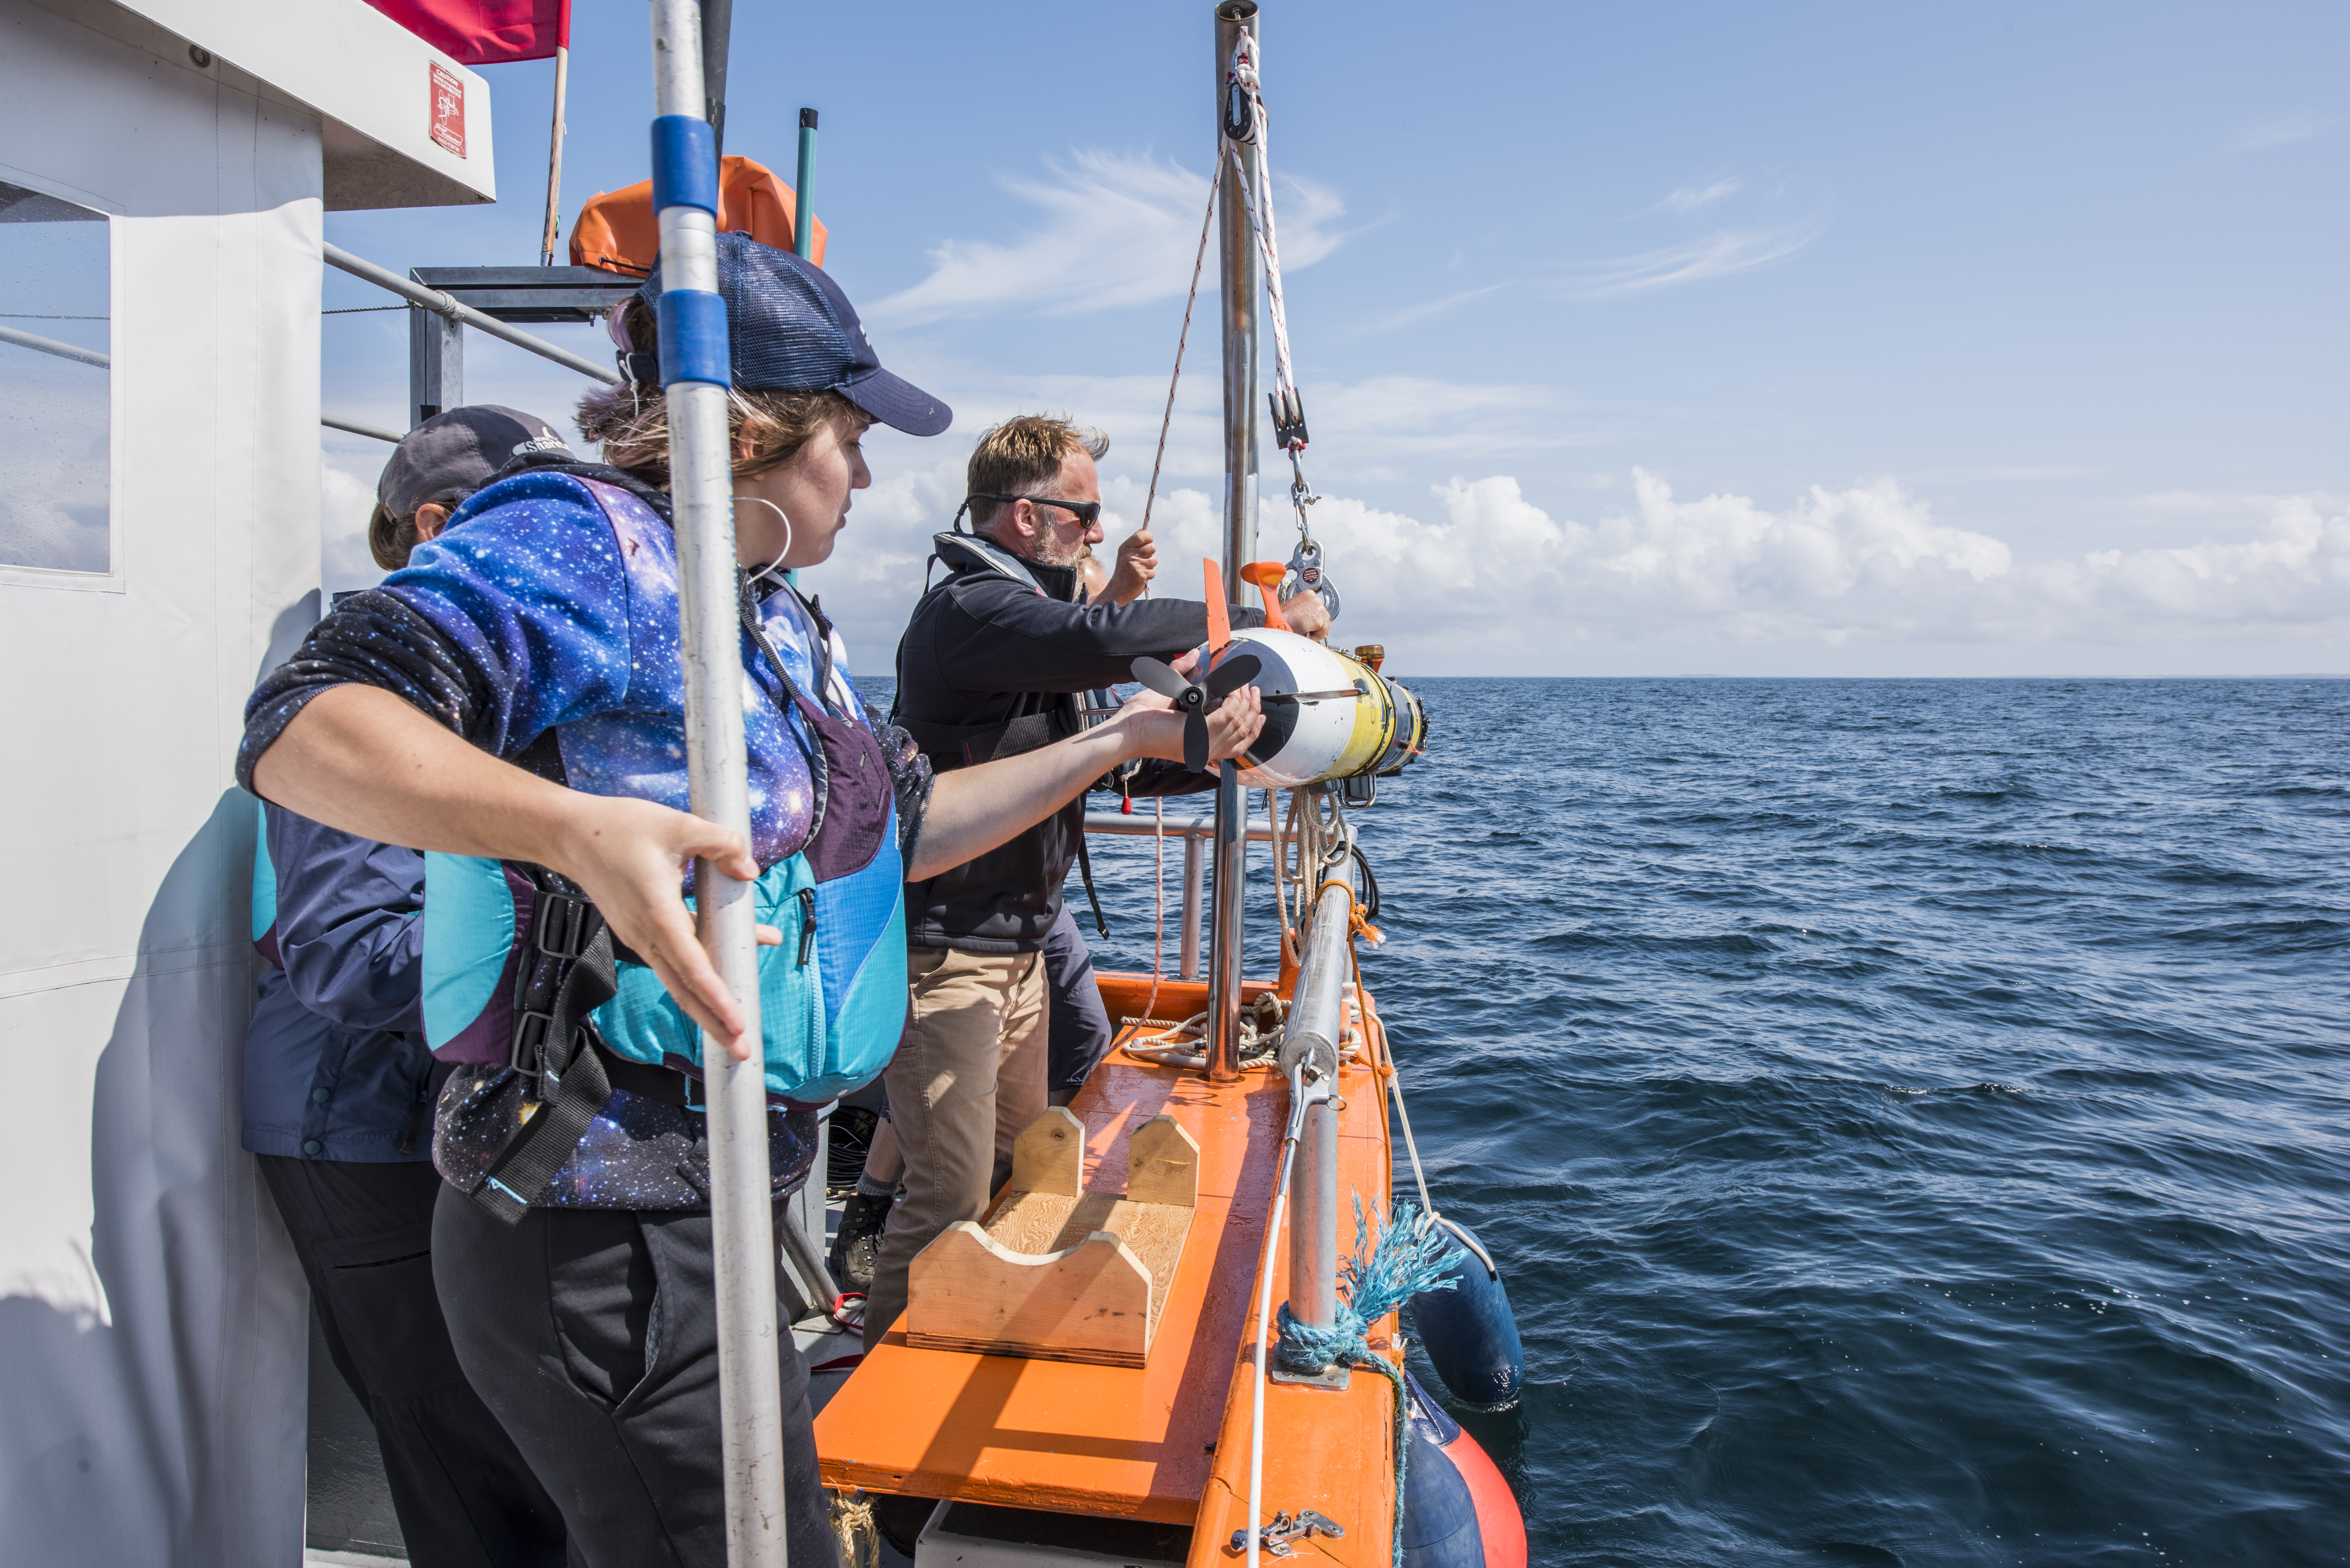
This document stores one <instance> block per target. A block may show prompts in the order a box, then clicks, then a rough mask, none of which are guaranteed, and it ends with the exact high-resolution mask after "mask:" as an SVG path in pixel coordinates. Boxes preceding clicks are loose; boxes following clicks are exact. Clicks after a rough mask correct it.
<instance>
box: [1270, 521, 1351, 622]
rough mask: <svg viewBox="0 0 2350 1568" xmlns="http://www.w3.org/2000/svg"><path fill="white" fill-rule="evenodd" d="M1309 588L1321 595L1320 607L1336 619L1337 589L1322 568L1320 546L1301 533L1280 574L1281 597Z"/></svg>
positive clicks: (1285, 597)
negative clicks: (1287, 563)
mask: <svg viewBox="0 0 2350 1568" xmlns="http://www.w3.org/2000/svg"><path fill="white" fill-rule="evenodd" d="M1309 588H1310V589H1312V590H1313V591H1314V592H1315V593H1317V594H1319V595H1321V596H1322V607H1323V608H1324V609H1326V610H1328V611H1329V612H1330V618H1331V619H1332V620H1336V619H1337V618H1338V590H1337V589H1336V588H1335V587H1332V586H1331V584H1330V578H1329V576H1327V575H1326V573H1325V572H1324V571H1323V570H1322V546H1321V545H1317V544H1315V542H1314V540H1313V538H1312V537H1311V536H1310V535H1304V534H1301V535H1298V537H1297V548H1296V549H1295V550H1292V551H1291V552H1290V553H1289V566H1288V569H1287V570H1286V571H1284V572H1283V573H1282V575H1281V597H1283V598H1284V599H1288V598H1292V597H1295V596H1296V595H1298V594H1301V593H1304V592H1305V591H1306V590H1307V589H1309Z"/></svg>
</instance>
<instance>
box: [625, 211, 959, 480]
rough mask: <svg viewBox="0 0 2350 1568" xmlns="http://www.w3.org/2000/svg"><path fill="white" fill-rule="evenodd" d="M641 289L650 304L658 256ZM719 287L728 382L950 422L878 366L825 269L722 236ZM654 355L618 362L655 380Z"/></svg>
mask: <svg viewBox="0 0 2350 1568" xmlns="http://www.w3.org/2000/svg"><path fill="white" fill-rule="evenodd" d="M718 292H719V294H720V295H721V296H723V298H724V299H725V301H726V340H727V341H726V347H727V351H728V353H729V354H730V355H731V356H732V357H733V365H734V384H735V385H736V386H738V387H740V388H742V389H743V390H745V391H764V392H838V393H839V394H840V395H841V396H842V397H844V398H847V400H849V401H850V402H852V403H855V404H856V405H857V406H858V408H860V409H863V410H865V411H866V412H867V413H868V414H871V415H872V416H873V417H874V418H875V419H877V420H879V421H881V422H882V423H883V424H885V425H889V426H890V427H892V428H893V429H897V430H901V431H905V432H906V433H907V434H908V435H918V436H931V435H937V434H938V433H939V432H940V431H943V430H945V429H946V428H947V426H949V425H951V424H952V423H953V422H954V410H952V409H950V408H948V407H947V406H946V405H945V404H944V403H942V402H941V401H939V400H938V399H936V398H934V397H932V396H931V395H930V393H928V392H925V391H924V390H922V389H920V387H917V386H915V385H914V384H913V383H912V382H911V381H909V380H906V379H903V378H901V377H898V376H893V375H891V374H890V373H889V371H887V370H884V369H882V368H881V357H880V356H879V355H878V354H876V353H874V352H873V345H872V343H871V342H870V341H868V339H867V337H866V336H865V328H864V327H863V326H862V325H861V324H860V323H859V322H858V319H857V308H856V306H852V305H850V304H849V303H848V296H847V295H845V294H843V293H841V292H840V286H839V285H838V284H837V283H835V282H833V281H832V279H831V278H829V277H827V275H825V273H824V270H823V269H822V268H821V267H817V266H815V265H810V264H809V263H807V262H804V261H802V260H801V259H800V258H799V257H797V256H795V255H794V254H791V253H790V252H789V251H779V250H775V249H772V248H771V247H769V246H766V245H763V244H760V243H759V242H758V241H756V240H754V239H753V238H752V237H751V236H750V235H748V234H720V235H719V236H718ZM660 293H661V269H660V261H659V260H658V259H657V260H655V261H654V263H653V270H652V273H651V275H650V276H648V277H647V278H646V279H645V286H644V287H643V288H642V289H641V290H639V294H640V295H641V296H642V297H643V299H644V301H645V303H646V304H648V305H650V304H651V303H652V302H653V301H655V300H657V299H659V298H660ZM630 347H631V348H634V347H636V346H635V345H630ZM648 347H650V346H648ZM651 360H652V356H651V355H650V353H636V354H629V355H627V356H624V358H623V361H622V362H623V363H624V364H626V365H628V367H629V371H630V373H631V376H632V379H636V380H639V381H655V380H658V379H660V378H659V375H658V374H657V373H656V372H655V371H654V369H653V367H652V364H651ZM639 372H642V373H639Z"/></svg>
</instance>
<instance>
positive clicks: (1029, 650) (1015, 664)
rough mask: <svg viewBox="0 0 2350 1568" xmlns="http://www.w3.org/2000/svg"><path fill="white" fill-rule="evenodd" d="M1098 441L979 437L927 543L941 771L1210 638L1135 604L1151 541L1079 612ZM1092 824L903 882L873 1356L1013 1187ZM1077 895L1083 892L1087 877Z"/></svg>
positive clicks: (924, 692) (1065, 823)
mask: <svg viewBox="0 0 2350 1568" xmlns="http://www.w3.org/2000/svg"><path fill="white" fill-rule="evenodd" d="M1108 446H1109V443H1108V441H1107V439H1106V438H1105V437H1103V436H1102V435H1101V434H1100V433H1099V432H1098V431H1087V430H1083V429H1080V428H1079V427H1077V426H1076V425H1073V424H1071V423H1070V422H1069V421H1066V420H1065V419H1052V418H1047V417H1045V416H1042V415H1035V414H1024V415H1022V416H1020V417H1019V418H1017V419H1012V420H1007V421H1004V422H1003V424H1000V425H998V426H996V427H995V428H994V429H993V430H991V431H987V432H986V433H985V434H984V435H983V436H981V437H980V440H979V445H978V447H977V449H976V450H975V451H973V452H972V456H971V462H970V464H969V466H968V468H967V470H966V478H967V480H968V486H967V498H966V500H965V502H964V508H965V509H967V510H968V512H969V514H970V516H971V520H972V530H973V531H972V533H969V534H965V533H963V532H962V528H961V523H962V515H963V513H962V511H958V512H957V514H956V526H955V527H954V529H953V530H952V531H951V532H948V533H944V534H940V535H935V536H934V545H935V550H934V554H933V556H932V559H933V560H934V561H935V562H936V563H937V564H938V565H939V566H943V567H945V569H946V576H944V577H943V578H941V580H940V581H939V582H938V583H936V584H935V585H934V586H932V587H931V588H930V589H929V591H928V592H927V593H925V594H924V595H923V596H922V599H921V602H920V603H919V604H918V605H916V606H915V607H914V613H913V617H912V618H911V620H910V622H909V624H908V626H907V628H906V635H905V638H904V639H903V640H902V641H901V642H899V645H898V701H897V711H896V713H895V722H898V723H899V724H902V725H903V726H905V728H906V731H907V732H908V733H910V735H912V736H913V738H914V740H915V742H916V743H917V744H919V745H920V747H921V748H922V750H923V751H924V752H925V753H928V754H929V756H930V758H931V766H932V767H933V768H935V769H936V770H938V771H939V772H941V773H945V772H948V771H951V770H952V769H955V768H959V767H968V766H970V765H972V764H973V763H983V762H986V761H989V760H990V759H992V758H994V757H1003V756H1012V755H1015V754H1017V753H1021V752H1026V751H1033V750H1035V748H1037V747H1039V746H1045V745H1049V744H1051V743H1052V742H1055V741H1056V740H1059V739H1061V738H1063V737H1064V736H1066V735H1071V734H1074V733H1076V732H1077V730H1078V729H1079V728H1080V727H1082V725H1083V724H1084V722H1085V715H1084V714H1083V712H1082V711H1081V701H1080V699H1081V694H1082V693H1084V692H1085V691H1088V690H1091V689H1096V688H1103V687H1110V686H1115V685H1118V684H1121V683H1124V682H1127V681H1130V680H1132V679H1133V676H1132V674H1131V673H1130V670H1131V669H1132V666H1133V663H1134V661H1135V659H1139V658H1141V657H1143V656H1145V655H1148V656H1149V657H1150V658H1153V659H1165V660H1168V661H1170V662H1172V661H1173V660H1175V659H1180V658H1181V657H1182V656H1183V655H1185V654H1187V653H1189V652H1190V651H1191V649H1194V648H1196V647H1198V646H1199V645H1200V644H1201V643H1202V642H1204V641H1206V640H1207V637H1208V607H1207V606H1206V605H1205V604H1203V603H1201V601H1200V600H1198V599H1168V598H1139V597H1134V596H1135V595H1137V594H1139V593H1140V591H1141V589H1142V587H1143V586H1144V585H1145V584H1147V583H1148V582H1149V577H1150V576H1151V573H1152V572H1153V571H1154V570H1155V569H1156V566H1157V557H1156V554H1155V551H1154V550H1153V547H1152V545H1151V542H1150V539H1149V535H1141V534H1138V535H1135V536H1134V537H1133V538H1131V539H1128V541H1127V542H1126V543H1125V544H1124V545H1120V546H1119V548H1118V569H1117V571H1116V572H1114V573H1113V574H1112V576H1111V579H1110V583H1109V585H1108V591H1107V592H1105V593H1104V594H1103V595H1102V596H1101V597H1098V598H1093V599H1090V600H1089V598H1088V596H1087V592H1086V589H1085V587H1084V580H1083V578H1082V577H1081V576H1080V575H1079V566H1080V562H1081V560H1082V558H1083V556H1084V555H1085V553H1086V550H1087V546H1088V545H1092V544H1094V543H1096V542H1097V541H1098V540H1100V538H1101V537H1102V528H1101V510H1102V507H1101V476H1100V472H1099V471H1098V470H1097V467H1096V466H1095V464H1096V462H1097V459H1099V458H1100V457H1101V455H1102V454H1103V453H1104V452H1107V450H1108ZM1122 597H1123V599H1124V601H1125V602H1121V599H1122ZM1283 612H1284V619H1285V620H1286V621H1287V623H1288V625H1289V628H1290V629H1291V630H1293V631H1297V632H1301V633H1303V634H1305V635H1306V636H1309V637H1314V636H1320V635H1321V634H1322V633H1323V632H1324V631H1326V630H1327V628H1328V627H1329V618H1328V616H1327V615H1326V613H1325V612H1324V610H1323V607H1322V601H1321V599H1320V598H1319V597H1317V596H1315V595H1314V594H1311V593H1306V594H1301V595H1299V596H1298V597H1295V598H1294V599H1292V600H1290V601H1289V602H1288V603H1287V604H1286V605H1284V607H1283ZM1231 616H1232V625H1233V626H1234V627H1235V628H1243V627H1255V626H1262V625H1263V624H1264V612H1263V609H1262V608H1257V607H1250V606H1245V605H1235V606H1233V607H1232V609H1231ZM1214 784H1215V779H1214V777H1213V775H1212V774H1194V773H1191V772H1189V771H1188V770H1186V769H1185V768H1184V767H1183V766H1182V765H1181V764H1180V763H1147V764H1145V765H1144V766H1142V767H1141V768H1140V769H1139V770H1136V771H1135V772H1133V773H1132V774H1130V775H1128V776H1127V777H1125V778H1122V779H1120V780H1119V781H1118V788H1119V789H1121V790H1122V791H1123V792H1124V793H1125V794H1130V795H1139V796H1150V795H1158V794H1187V793H1190V792H1192V791H1195V790H1205V789H1210V788H1212V787H1214ZM1084 825H1085V797H1084V796H1082V795H1080V796H1079V797H1078V798H1077V799H1076V800H1074V801H1072V802H1071V803H1070V804H1069V805H1068V807H1067V808H1066V810H1064V811H1062V812H1060V813H1058V814H1056V815H1053V816H1050V817H1047V818H1045V820H1044V821H1043V822H1041V823H1039V824H1037V825H1036V826H1035V827H1033V828H1031V829H1029V830H1028V831H1027V832H1026V833H1024V834H1022V835H1020V836H1018V837H1016V838H1014V839H1013V840H1012V841H1011V842H1009V843H1007V844H1004V845H1003V846H1000V847H998V848H996V849H993V850H990V851H989V852H988V853H986V854H985V855H983V856H981V857H978V858H977V859H975V860H971V861H967V862H965V863H964V864H963V865H962V866H959V867H955V868H954V869H953V870H951V871H949V872H946V873H945V874H943V875H941V876H939V877H932V878H931V879H930V880H929V881H927V882H918V883H912V884H910V885H909V886H908V888H907V889H906V909H907V928H906V938H907V943H908V948H909V951H908V954H907V969H908V971H909V978H910V985H911V990H912V998H911V1007H910V1012H909V1015H908V1023H907V1026H906V1033H905V1038H904V1039H903V1041H902V1042H901V1043H900V1044H899V1047H898V1054H897V1057H896V1058H895V1060H893V1061H892V1062H891V1063H890V1064H889V1073H888V1075H887V1076H886V1079H885V1082H886V1083H887V1085H888V1089H889V1119H890V1123H891V1127H892V1130H893V1131H894V1132H895V1134H896V1139H897V1144H898V1147H899V1149H901V1150H902V1151H903V1153H904V1158H905V1177H904V1188H903V1196H901V1197H900V1198H899V1199H898V1200H897V1202H896V1203H895V1204H893V1205H890V1206H889V1208H888V1210H887V1214H888V1218H887V1220H886V1229H885V1230H884V1231H883V1233H882V1238H881V1245H880V1256H879V1262H878V1264H877V1265H876V1267H875V1270H874V1276H873V1286H872V1290H871V1293H870V1299H869V1300H868V1303H867V1309H866V1314H865V1340H866V1344H867V1345H868V1346H870V1345H873V1344H875V1343H877V1342H878V1341H879V1339H880V1336H881V1335H882V1334H884V1333H886V1332H888V1330H889V1327H890V1326H891V1325H892V1324H894V1323H895V1322H896V1320H897V1318H898V1316H899V1314H900V1313H902V1312H903V1311H904V1310H905V1305H906V1272H907V1268H908V1265H909V1264H910V1263H911V1262H912V1261H913V1258H914V1254H915V1253H917V1252H919V1251H921V1250H922V1249H923V1248H924V1247H925V1246H927V1245H929V1244H930V1242H931V1241H932V1240H933V1239H934V1238H936V1237H937V1235H938V1234H939V1232H940V1231H943V1230H945V1229H946V1228H947V1227H948V1226H949V1225H951V1224H952V1223H954V1222H955V1221H956V1220H977V1219H979V1218H980V1217H981V1215H982V1214H983V1212H984V1211H985V1210H986V1207H987V1203H988V1199H990V1198H991V1197H992V1196H993V1193H994V1191H995V1189H997V1188H998V1187H1000V1186H1002V1185H1003V1181H1004V1179H1006V1178H1007V1177H1008V1176H1010V1174H1011V1170H1012V1143H1013V1139H1014V1138H1015V1137H1018V1136H1019V1134H1020V1132H1021V1130H1022V1129H1023V1128H1024V1127H1027V1125H1028V1124H1029V1123H1030V1122H1032V1121H1034V1120H1035V1118H1036V1117H1037V1116H1039V1115H1040V1114H1042V1113H1043V1111H1044V1109H1045V1103H1046V1098H1047V1093H1048V1085H1047V1076H1046V1058H1047V1044H1046V1043H1047V1038H1048V1035H1047V1023H1046V1020H1047V998H1046V992H1047V987H1046V972H1045V971H1046V965H1045V960H1044V957H1043V949H1044V948H1045V941H1046V938H1047V936H1048V935H1049V934H1050V933H1051V931H1052V929H1053V928H1054V925H1055V921H1056V919H1059V918H1060V917H1061V915H1062V905H1061V885H1062V883H1063V882H1064V881H1065V880H1066V878H1067V877H1068V874H1069V868H1070V867H1071V866H1072V865H1077V866H1080V867H1082V866H1083V865H1084V855H1085V826H1084ZM1087 890H1088V895H1089V896H1090V891H1091V877H1090V874H1089V873H1088V875H1087ZM1096 919H1097V920H1098V919H1099V911H1098V907H1097V909H1096ZM1100 1027H1101V1029H1102V1030H1103V1031H1104V1032H1105V1033H1106V1032H1107V1028H1108V1021H1107V1019H1106V1018H1105V1019H1103V1020H1102V1022H1101V1024H1100ZM1106 1043H1107V1042H1104V1043H1103V1044H1106ZM1090 1054H1091V1055H1092V1056H1093V1057H1095V1058H1097V1057H1098V1055H1099V1054H1100V1053H1099V1051H1098V1050H1095V1051H1093V1052H1091V1053H1090ZM876 1196H877V1197H878V1195H876ZM879 1209H880V1205H879V1202H876V1203H874V1204H872V1205H871V1206H870V1209H868V1210H864V1211H865V1212H868V1213H873V1214H876V1215H878V1213H879ZM846 1231H847V1216H844V1233H846Z"/></svg>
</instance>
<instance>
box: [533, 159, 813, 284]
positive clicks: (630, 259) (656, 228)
mask: <svg viewBox="0 0 2350 1568" xmlns="http://www.w3.org/2000/svg"><path fill="white" fill-rule="evenodd" d="M798 207H799V199H798V197H797V196H795V194H794V193H793V192H792V188H791V187H790V186H789V185H786V184H785V183H784V182H782V181H781V180H778V179H776V178H775V172H774V171H772V170H770V169H769V168H768V167H767V166H766V165H765V164H764V163H759V162H755V161H753V160H751V159H748V158H742V157H737V156H735V155H733V154H731V153H730V154H728V155H727V156H726V157H724V158H722V159H720V160H719V161H718V229H719V232H720V233H721V234H732V233H741V234H748V235H750V236H751V237H752V238H753V239H754V240H756V241H758V242H759V243H760V244H763V245H772V246H773V247H774V248H775V249H776V250H779V251H787V250H790V249H791V248H792V240H793V237H794V236H793V234H792V214H793V213H795V212H796V211H797V210H798ZM815 227H816V243H815V244H813V245H811V246H810V247H809V248H808V259H809V260H811V261H813V262H815V263H816V265H818V266H822V265H824V239H825V229H824V224H823V223H815ZM657 254H660V224H659V223H658V222H657V221H656V220H655V218H654V215H653V182H651V181H650V180H641V181H639V182H637V183H636V184H634V185H631V186H629V188H628V189H626V190H624V191H604V192H598V193H597V194H596V195H594V196H591V197H589V198H588V199H587V204H586V205H585V206H583V207H581V208H580V209H579V221H578V222H577V223H574V224H573V225H572V226H571V265H574V266H599V267H602V268H604V269H605V270H606V271H608V272H625V273H629V274H633V275H635V276H638V277H642V276H644V275H646V274H647V273H649V272H650V271H652V269H653V257H654V256H655V255H657Z"/></svg>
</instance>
